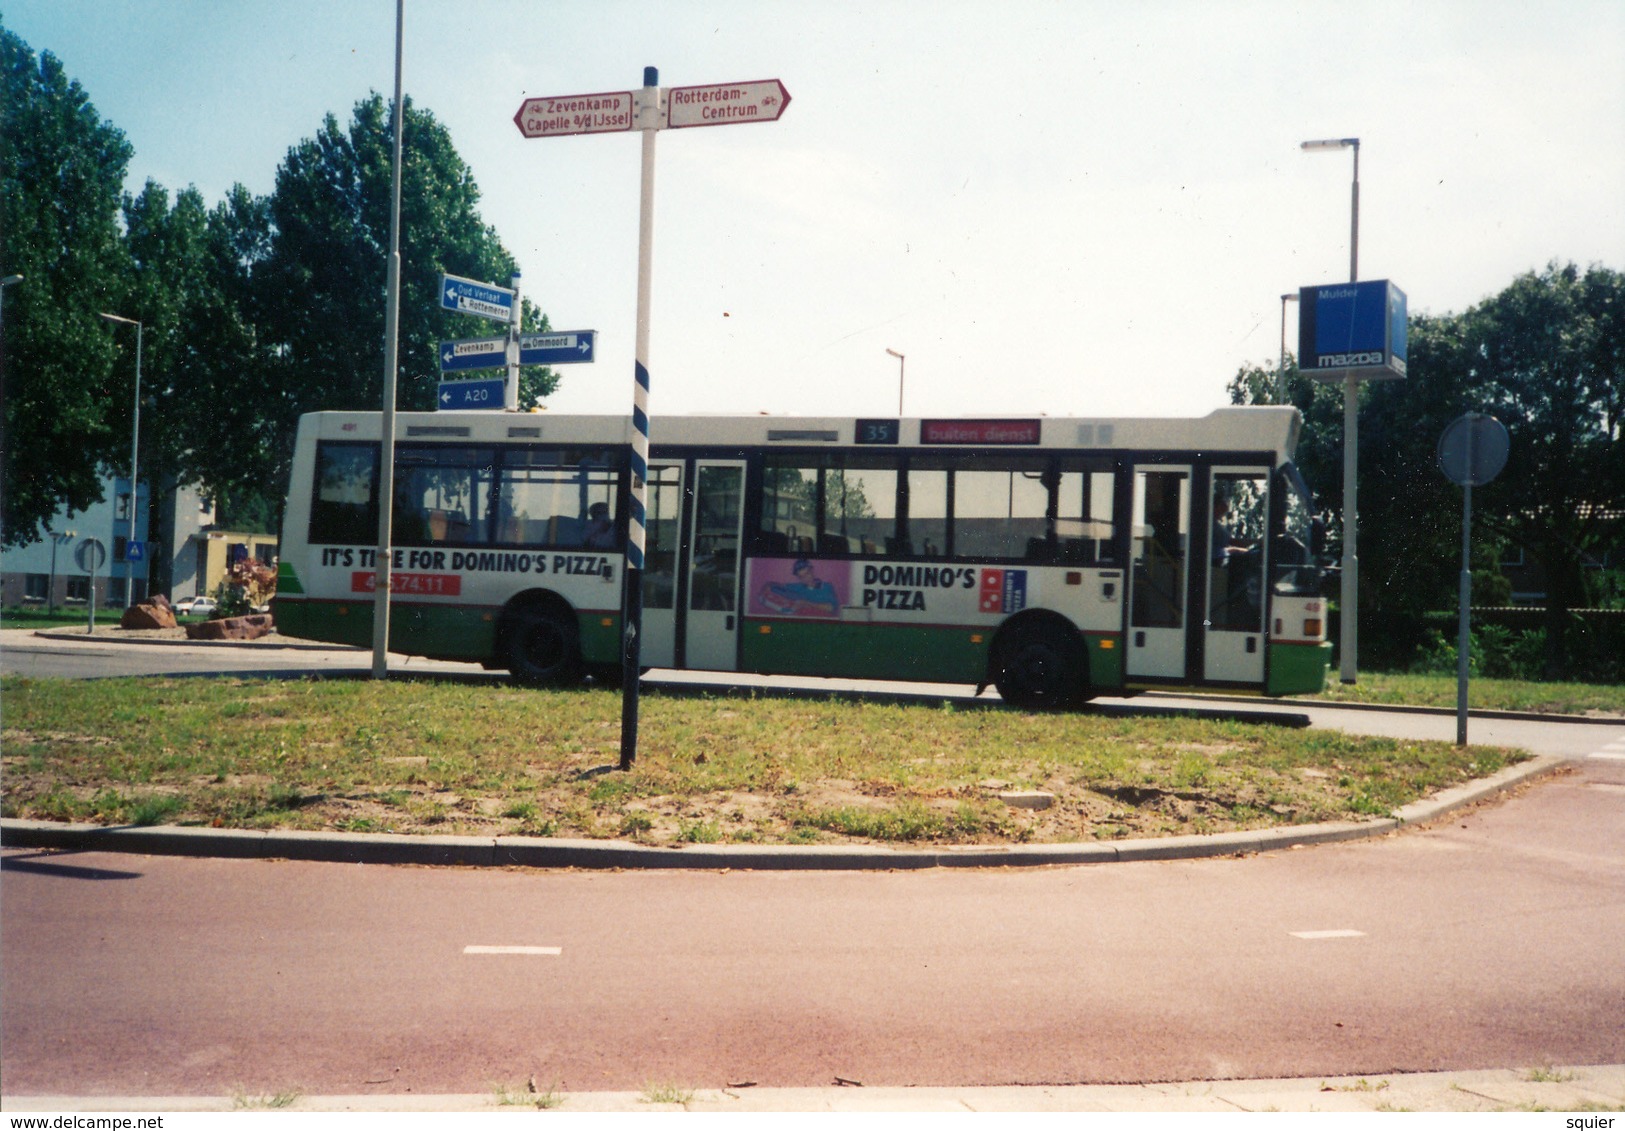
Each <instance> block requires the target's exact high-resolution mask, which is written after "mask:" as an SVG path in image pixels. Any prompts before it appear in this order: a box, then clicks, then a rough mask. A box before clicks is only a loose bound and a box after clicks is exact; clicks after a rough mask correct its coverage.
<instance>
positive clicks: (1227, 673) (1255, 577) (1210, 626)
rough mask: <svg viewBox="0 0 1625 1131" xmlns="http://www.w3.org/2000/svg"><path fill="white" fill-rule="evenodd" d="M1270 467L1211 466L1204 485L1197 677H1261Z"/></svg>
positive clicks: (1243, 679) (1242, 679)
mask: <svg viewBox="0 0 1625 1131" xmlns="http://www.w3.org/2000/svg"><path fill="white" fill-rule="evenodd" d="M1269 481H1270V480H1269V469H1268V468H1263V467H1256V468H1253V467H1215V468H1214V469H1213V479H1212V482H1211V486H1210V487H1209V496H1208V512H1207V513H1209V514H1210V515H1212V516H1213V521H1212V526H1211V531H1212V532H1211V533H1210V534H1209V536H1208V551H1207V584H1206V585H1204V586H1203V587H1202V591H1203V592H1204V593H1205V595H1206V602H1207V610H1206V616H1204V617H1203V621H1202V629H1203V635H1202V678H1203V679H1209V680H1214V681H1218V682H1224V683H1249V684H1262V683H1263V682H1264V611H1265V610H1264V598H1265V595H1266V591H1265V588H1264V579H1265V578H1266V577H1268V576H1269V572H1268V566H1269V563H1268V562H1266V561H1265V560H1264V557H1265V554H1266V553H1267V552H1268V540H1267V539H1266V538H1265V537H1264V530H1265V527H1266V525H1267V523H1268V518H1269Z"/></svg>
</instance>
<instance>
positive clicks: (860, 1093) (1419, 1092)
mask: <svg viewBox="0 0 1625 1131" xmlns="http://www.w3.org/2000/svg"><path fill="white" fill-rule="evenodd" d="M1622 1100H1625V1065H1617V1064H1596V1065H1575V1066H1566V1067H1564V1068H1561V1069H1548V1070H1546V1072H1545V1075H1544V1077H1537V1076H1536V1074H1535V1073H1533V1072H1531V1071H1530V1070H1529V1069H1523V1070H1518V1069H1512V1068H1489V1069H1485V1068H1476V1069H1475V1068H1467V1069H1457V1070H1454V1071H1443V1072H1389V1073H1380V1074H1377V1075H1375V1076H1371V1075H1367V1076H1358V1077H1357V1076H1351V1075H1342V1074H1339V1075H1336V1076H1300V1077H1288V1078H1278V1079H1259V1080H1190V1081H1170V1082H1148V1083H1138V1084H1005V1085H983V1086H963V1087H952V1086H948V1087H943V1086H929V1085H927V1086H897V1085H893V1086H879V1087H865V1086H863V1085H862V1084H858V1083H855V1082H854V1083H852V1084H850V1085H849V1086H845V1087H842V1086H832V1087H822V1088H818V1087H813V1088H791V1087H757V1086H756V1085H754V1084H748V1085H728V1086H725V1087H721V1088H704V1087H701V1088H695V1089H694V1090H693V1091H687V1090H684V1092H683V1096H682V1099H681V1100H680V1102H674V1103H655V1102H651V1100H650V1099H649V1098H647V1097H646V1096H645V1095H640V1094H639V1093H636V1092H572V1091H566V1090H559V1091H551V1090H549V1091H548V1092H545V1093H542V1094H535V1093H530V1092H527V1091H525V1090H523V1087H522V1086H521V1087H520V1088H515V1089H512V1090H510V1089H507V1088H500V1087H499V1088H493V1089H492V1090H491V1091H487V1092H480V1093H428V1094H415V1093H414V1094H403V1093H378V1094H373V1095H366V1094H360V1095H311V1096H305V1095H299V1096H295V1097H294V1098H293V1099H292V1100H291V1102H289V1103H288V1105H287V1107H286V1108H285V1109H282V1110H286V1111H288V1112H291V1113H300V1114H304V1113H312V1112H375V1113H380V1114H391V1115H401V1114H409V1113H444V1112H463V1111H468V1112H481V1113H484V1112H512V1113H516V1114H517V1113H519V1112H523V1111H525V1110H527V1109H529V1110H533V1111H534V1110H537V1109H551V1110H552V1111H554V1112H557V1113H560V1114H564V1115H569V1114H583V1115H585V1114H589V1113H590V1114H605V1113H611V1112H657V1111H689V1112H706V1113H727V1114H745V1113H767V1112H816V1113H826V1112H828V1113H857V1112H884V1113H889V1114H897V1113H906V1112H932V1113H935V1112H958V1113H961V1114H968V1113H975V1112H979V1113H994V1112H1011V1113H1023V1112H1120V1113H1133V1114H1137V1115H1145V1114H1150V1113H1156V1112H1227V1113H1229V1114H1230V1115H1232V1116H1238V1115H1242V1114H1244V1113H1254V1112H1257V1113H1263V1112H1300V1111H1301V1112H1351V1113H1354V1112H1360V1113H1363V1112H1379V1111H1380V1112H1394V1111H1413V1112H1495V1111H1503V1112H1504V1111H1512V1112H1520V1111H1522V1112H1529V1111H1543V1112H1580V1111H1615V1110H1618V1105H1619V1104H1620V1103H1621V1101H1622ZM3 1106H4V1107H5V1109H6V1110H7V1111H15V1112H160V1111H161V1112H171V1113H176V1114H191V1113H205V1112H217V1111H255V1110H258V1111H266V1110H268V1109H269V1097H259V1096H242V1095H238V1096H53V1095H39V1096H12V1095H7V1096H5V1097H4V1100H3ZM183 1125H184V1126H192V1125H193V1124H191V1123H187V1124H183ZM1571 1125H1577V1124H1571ZM65 1126H66V1125H65ZM1552 1126H1557V1123H1556V1121H1552ZM1586 1126H1589V1127H1608V1126H1610V1123H1609V1121H1608V1120H1607V1118H1606V1117H1604V1118H1603V1119H1602V1120H1601V1121H1600V1122H1597V1123H1588V1124H1587V1125H1586Z"/></svg>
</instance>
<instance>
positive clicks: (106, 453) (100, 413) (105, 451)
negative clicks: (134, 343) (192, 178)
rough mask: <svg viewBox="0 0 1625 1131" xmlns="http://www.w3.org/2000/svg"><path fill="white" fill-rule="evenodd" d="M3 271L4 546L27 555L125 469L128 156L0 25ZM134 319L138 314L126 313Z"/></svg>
mask: <svg viewBox="0 0 1625 1131" xmlns="http://www.w3.org/2000/svg"><path fill="white" fill-rule="evenodd" d="M0 83H3V84H4V89H3V94H0V106H3V107H4V116H5V122H4V128H3V129H0V274H6V275H11V274H20V275H22V276H24V278H23V281H22V282H21V283H19V284H15V285H13V286H10V287H6V288H5V294H4V299H3V302H4V312H3V316H4V319H5V354H4V358H3V359H0V371H3V374H4V379H5V396H4V397H3V398H0V400H3V401H4V409H3V411H4V418H3V419H4V425H3V427H4V434H3V437H0V448H3V449H4V481H3V482H4V487H5V490H4V492H3V495H0V545H5V546H18V545H25V544H27V543H29V542H32V541H34V540H36V539H37V538H39V537H40V527H41V524H42V523H44V522H46V521H48V520H49V519H50V518H51V516H52V515H53V514H54V513H55V512H56V511H57V509H58V508H59V507H61V506H64V505H66V506H67V507H69V508H70V510H72V511H80V510H83V509H85V508H86V507H88V506H90V505H91V504H93V503H96V502H99V501H100V500H101V497H102V485H101V476H100V474H99V472H100V467H101V465H104V464H105V465H112V466H116V467H125V468H126V469H127V466H128V465H127V463H124V462H121V461H123V460H127V458H128V455H129V431H128V428H127V424H128V420H129V412H130V406H131V403H132V400H133V397H134V380H135V374H134V370H133V367H132V366H129V365H117V364H115V362H116V361H117V360H118V353H117V351H116V349H115V346H114V342H113V335H112V333H111V330H112V327H111V326H110V324H108V323H106V322H104V321H102V320H101V319H100V318H98V317H97V312H98V311H103V310H111V311H113V312H115V313H124V311H121V310H120V309H119V306H120V304H121V303H122V301H123V294H122V292H121V282H122V278H123V269H124V249H123V247H122V246H121V245H120V242H119V230H118V207H119V193H120V189H121V186H122V184H123V180H124V173H125V169H126V167H127V165H128V164H129V160H130V156H131V153H132V150H131V147H130V144H129V142H128V141H126V140H125V137H124V134H123V133H122V132H121V131H119V130H118V129H116V128H114V127H113V126H112V125H110V124H108V123H106V122H103V121H102V120H101V118H100V117H99V116H98V115H97V113H96V110H95V108H94V107H93V106H91V104H90V99H89V97H88V96H87V95H86V94H85V91H84V89H83V88H82V87H80V85H79V84H78V83H77V82H74V81H72V80H71V79H69V78H68V77H67V75H66V74H65V73H64V71H63V68H62V64H61V62H60V61H59V60H58V59H57V58H56V57H55V56H54V55H52V54H50V53H49V52H45V53H44V54H42V55H40V56H38V57H37V58H36V57H35V55H34V53H33V51H32V50H30V48H29V47H28V45H27V44H26V43H24V42H23V41H22V40H21V39H19V38H18V37H17V36H16V35H14V34H13V33H12V32H10V31H7V30H5V29H4V28H0ZM131 316H132V317H133V316H134V315H131Z"/></svg>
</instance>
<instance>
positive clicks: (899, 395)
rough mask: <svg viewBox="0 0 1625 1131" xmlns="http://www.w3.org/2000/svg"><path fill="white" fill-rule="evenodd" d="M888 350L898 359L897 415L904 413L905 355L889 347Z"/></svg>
mask: <svg viewBox="0 0 1625 1131" xmlns="http://www.w3.org/2000/svg"><path fill="white" fill-rule="evenodd" d="M886 352H887V353H889V354H891V355H892V356H893V357H895V358H896V359H897V415H898V416H902V415H903V355H902V354H900V353H898V352H897V351H896V350H894V349H891V348H890V347H887V349H886Z"/></svg>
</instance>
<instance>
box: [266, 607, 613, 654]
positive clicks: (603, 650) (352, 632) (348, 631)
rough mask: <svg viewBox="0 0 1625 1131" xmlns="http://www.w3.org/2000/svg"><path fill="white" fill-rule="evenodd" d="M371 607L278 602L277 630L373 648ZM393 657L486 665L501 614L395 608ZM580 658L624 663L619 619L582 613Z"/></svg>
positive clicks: (391, 637) (391, 631) (465, 609)
mask: <svg viewBox="0 0 1625 1131" xmlns="http://www.w3.org/2000/svg"><path fill="white" fill-rule="evenodd" d="M372 608H373V606H372V602H371V601H286V600H284V601H278V602H277V630H278V631H279V632H281V633H282V635H284V636H293V637H299V638H300V639H304V640H324V641H327V642H328V643H330V644H353V645H356V646H357V647H370V646H371V645H372ZM390 622H391V623H390V626H389V647H390V649H391V650H392V651H398V652H405V653H409V654H411V655H414V656H429V657H431V658H433V659H437V660H466V661H470V662H474V663H483V662H485V661H486V660H489V659H491V658H493V657H494V656H495V655H496V650H497V644H498V641H497V612H496V610H494V609H488V608H468V607H460V606H456V605H409V604H403V603H401V602H395V603H394V604H392V605H391V606H390ZM577 623H578V624H579V625H580V628H581V658H582V659H583V660H584V661H585V662H587V663H589V664H612V663H615V662H617V661H618V660H619V659H620V635H621V634H620V623H621V618H620V615H619V614H617V613H581V614H579V616H578V617H577Z"/></svg>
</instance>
